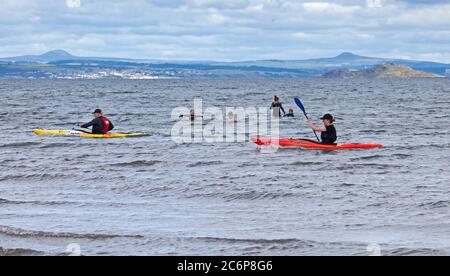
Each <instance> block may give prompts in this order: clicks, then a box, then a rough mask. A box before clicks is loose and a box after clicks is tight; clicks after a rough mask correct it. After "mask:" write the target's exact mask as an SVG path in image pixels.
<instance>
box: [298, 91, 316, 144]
mask: <svg viewBox="0 0 450 276" xmlns="http://www.w3.org/2000/svg"><path fill="white" fill-rule="evenodd" d="M295 104H296V105H297V106H298V107H299V108H300V109H301V110H302V111H303V114H305V117H306V119H309V117H308V113H306V109H305V106H304V105H303V103H302V101H301V100H300V99H299V98H295ZM313 132H314V135H316V138H317V141H319V143H320V139H319V136H317V133H316V131H315V130H313Z"/></svg>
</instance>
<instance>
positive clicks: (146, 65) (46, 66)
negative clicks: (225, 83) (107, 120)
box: [0, 50, 450, 78]
mask: <svg viewBox="0 0 450 276" xmlns="http://www.w3.org/2000/svg"><path fill="white" fill-rule="evenodd" d="M389 63H391V64H397V65H403V66H407V67H409V68H410V69H411V70H414V71H423V72H426V73H430V74H431V75H433V74H437V75H446V71H447V70H450V64H443V63H436V62H428V61H414V60H402V59H390V58H377V57H366V56H361V55H356V54H354V53H350V52H345V53H342V54H340V55H337V56H335V57H328V58H316V59H305V60H295V59H293V60H255V61H239V62H217V61H177V60H170V61H167V60H150V59H123V58H108V57H77V56H74V55H72V54H70V53H68V52H66V51H64V50H55V51H50V52H48V53H45V54H42V55H26V56H18V57H10V58H0V78H34V77H38V78H60V77H76V78H78V77H83V76H87V75H86V74H83V73H84V72H89V74H88V75H89V78H90V77H93V78H96V77H100V76H101V75H102V74H96V72H103V75H105V74H112V75H114V73H113V72H112V71H114V70H115V71H120V72H122V71H124V70H133V71H135V72H136V74H137V75H139V74H143V75H146V76H147V75H149V76H151V77H152V76H154V75H155V74H156V75H158V76H161V77H176V78H314V77H321V76H323V75H324V74H326V76H328V77H332V76H337V77H339V76H342V77H352V75H354V74H366V75H370V74H371V71H370V70H372V69H371V68H374V67H377V66H378V65H382V64H389ZM365 70H369V71H365ZM105 71H107V73H105ZM394 71H395V70H394ZM398 71H403V73H402V74H400V75H414V73H413V72H405V71H404V70H400V68H397V72H398ZM329 72H330V73H329ZM355 72H359V73H355ZM327 73H329V74H327ZM372 73H373V74H375V73H374V72H372ZM381 75H382V74H381ZM381 75H380V76H381ZM114 76H115V75H114ZM87 78H88V77H87Z"/></svg>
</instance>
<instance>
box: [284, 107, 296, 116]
mask: <svg viewBox="0 0 450 276" xmlns="http://www.w3.org/2000/svg"><path fill="white" fill-rule="evenodd" d="M284 117H291V118H292V117H295V115H294V109H292V108H290V109H289V112H288V113H287V114H285V115H284Z"/></svg>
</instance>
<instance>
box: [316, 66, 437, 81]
mask: <svg viewBox="0 0 450 276" xmlns="http://www.w3.org/2000/svg"><path fill="white" fill-rule="evenodd" d="M323 77H325V78H345V79H347V78H442V77H443V76H441V75H438V74H434V73H428V72H423V71H417V70H414V69H412V68H411V67H408V66H405V65H398V64H380V65H377V66H375V67H374V68H372V69H367V70H351V69H337V70H333V71H330V72H328V73H326V74H324V75H323Z"/></svg>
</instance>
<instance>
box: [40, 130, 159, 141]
mask: <svg viewBox="0 0 450 276" xmlns="http://www.w3.org/2000/svg"><path fill="white" fill-rule="evenodd" d="M33 132H34V134H36V135H39V136H60V137H81V138H96V139H111V138H132V137H144V136H150V134H146V133H110V134H91V133H86V132H82V131H78V130H46V129H35V130H33Z"/></svg>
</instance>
